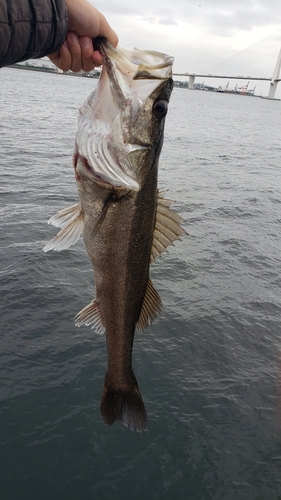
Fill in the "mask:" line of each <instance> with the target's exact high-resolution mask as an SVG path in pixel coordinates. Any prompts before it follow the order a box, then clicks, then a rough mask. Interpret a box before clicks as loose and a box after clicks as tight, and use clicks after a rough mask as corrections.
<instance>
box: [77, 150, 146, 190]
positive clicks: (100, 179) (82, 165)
mask: <svg viewBox="0 0 281 500" xmlns="http://www.w3.org/2000/svg"><path fill="white" fill-rule="evenodd" d="M73 164H74V171H75V177H76V180H77V181H80V180H81V177H83V178H86V179H89V180H91V181H92V182H94V183H95V184H97V185H99V186H100V187H102V188H104V189H110V190H112V189H114V188H115V189H118V188H121V189H124V188H125V189H127V190H128V191H138V190H139V184H138V182H137V181H136V180H135V179H133V178H132V177H130V176H129V175H127V174H126V173H125V172H124V170H123V169H122V168H121V167H120V166H119V168H116V167H117V164H116V163H115V165H114V169H113V168H110V169H109V170H108V171H105V170H101V169H100V170H99V171H97V169H96V168H94V167H93V166H92V165H91V163H90V162H89V160H88V159H87V158H86V157H85V156H83V155H80V154H79V153H76V154H75V155H74V161H73ZM95 166H96V165H95Z"/></svg>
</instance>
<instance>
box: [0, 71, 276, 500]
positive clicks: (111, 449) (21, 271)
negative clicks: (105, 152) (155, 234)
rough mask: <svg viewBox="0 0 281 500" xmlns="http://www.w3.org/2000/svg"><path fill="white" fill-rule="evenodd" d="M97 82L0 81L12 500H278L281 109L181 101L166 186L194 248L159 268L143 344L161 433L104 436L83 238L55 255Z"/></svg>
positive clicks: (139, 366)
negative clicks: (59, 217) (54, 222)
mask: <svg viewBox="0 0 281 500" xmlns="http://www.w3.org/2000/svg"><path fill="white" fill-rule="evenodd" d="M95 84H96V81H94V80H92V79H86V78H74V77H67V76H64V75H52V74H47V73H36V72H30V71H20V70H15V69H9V68H5V69H2V70H1V74H0V92H1V100H0V108H1V122H0V137H1V142H0V165H1V182H0V211H1V219H0V224H1V231H0V283H1V292H0V293H1V298H0V376H1V380H0V400H1V401H0V489H1V494H0V497H1V500H50V499H52V500H78V499H79V500H80V499H81V500H90V499H91V500H92V499H98V500H103V499H106V500H107V499H114V500H127V499H128V500H131V499H133V500H143V499H146V500H166V499H167V500H185V499H190V500H208V499H212V500H265V499H267V500H271V499H272V500H277V499H280V498H281V435H280V426H281V350H280V349H281V329H280V327H281V321H280V311H281V301H280V285H281V256H280V247H281V245H280V244H281V231H280V230H281V211H280V209H281V170H280V156H281V141H280V130H281V124H280V122H281V105H280V103H278V102H273V101H266V100H262V99H258V98H250V97H245V96H237V95H227V94H216V93H208V92H196V91H193V92H192V91H187V90H183V89H175V90H174V92H173V95H172V101H171V103H170V109H169V114H168V116H167V121H166V134H165V142H164V147H163V151H162V155H161V159H160V167H159V185H160V187H161V188H164V189H167V190H168V192H167V195H166V196H168V197H169V198H171V199H173V200H176V203H175V204H174V208H175V209H176V211H177V212H178V213H179V214H180V215H181V216H182V217H184V220H185V222H184V227H185V229H186V230H187V231H188V233H189V236H185V237H183V238H182V241H181V242H176V244H175V247H172V248H171V249H170V251H169V253H165V254H164V255H162V257H161V259H159V260H158V261H157V262H156V263H155V265H153V267H152V271H151V277H152V280H153V282H154V284H155V286H156V288H157V290H158V292H159V293H160V295H161V298H162V302H163V312H162V315H161V317H160V318H159V319H158V320H157V321H156V322H155V323H154V324H153V325H152V326H151V327H149V328H148V329H147V330H146V331H145V332H143V333H142V334H138V335H136V338H135V344H134V353H133V365H134V370H135V373H136V376H137V379H138V382H139V386H140V389H141V392H142V395H143V399H144V402H145V405H146V409H147V413H148V430H147V432H145V433H143V434H138V433H133V432H131V431H129V430H128V429H126V428H124V427H122V426H121V425H120V424H119V423H116V424H114V426H112V427H107V426H106V425H105V424H104V423H103V420H102V418H101V416H100V412H99V405H100V398H101V392H102V387H103V378H104V373H105V369H106V359H107V356H106V344H105V338H104V336H99V335H97V334H96V333H95V332H94V331H93V330H91V329H89V328H87V327H83V328H80V329H77V328H75V326H74V321H73V317H74V315H75V314H76V313H77V312H78V311H79V310H80V309H81V308H82V307H84V306H85V305H87V304H88V303H89V302H90V300H92V298H93V294H94V285H93V273H92V269H91V264H90V261H89V259H88V256H87V254H86V251H85V248H84V245H83V240H82V239H81V240H79V242H78V243H77V244H76V245H75V246H73V247H72V248H70V249H69V250H67V251H65V252H61V253H51V252H50V253H48V254H44V253H43V252H42V248H43V246H44V244H45V243H46V242H47V241H48V240H50V239H51V238H52V237H53V236H54V235H55V234H56V228H53V227H51V226H48V225H47V224H46V222H47V220H48V219H49V217H50V216H51V215H53V214H54V213H56V211H58V210H60V209H63V208H65V207H67V206H69V205H71V204H73V203H75V202H76V201H77V200H78V195H77V191H76V186H75V180H74V175H73V169H72V165H71V155H72V151H73V144H74V136H75V132H76V126H77V109H78V107H79V106H80V105H81V104H82V103H83V101H84V100H85V98H86V97H87V95H88V94H89V93H90V91H91V90H92V89H93V87H94V85H95Z"/></svg>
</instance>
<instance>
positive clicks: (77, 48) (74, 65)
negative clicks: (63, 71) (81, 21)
mask: <svg viewBox="0 0 281 500" xmlns="http://www.w3.org/2000/svg"><path fill="white" fill-rule="evenodd" d="M66 41H67V46H68V50H69V52H70V55H71V66H70V69H71V70H72V71H74V72H78V71H81V69H82V59H81V45H80V43H79V38H78V36H77V35H76V33H74V32H73V31H70V32H69V33H68V34H67V37H66Z"/></svg>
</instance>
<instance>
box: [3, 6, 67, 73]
mask: <svg viewBox="0 0 281 500" xmlns="http://www.w3.org/2000/svg"><path fill="white" fill-rule="evenodd" d="M67 27H68V20H67V11H66V4H65V0H13V1H8V0H0V67H2V66H7V65H8V64H13V63H15V62H18V61H24V60H26V59H29V58H37V57H43V56H45V55H47V54H50V53H52V52H55V51H56V50H58V48H59V47H61V45H62V44H63V43H64V41H65V38H66V34H67Z"/></svg>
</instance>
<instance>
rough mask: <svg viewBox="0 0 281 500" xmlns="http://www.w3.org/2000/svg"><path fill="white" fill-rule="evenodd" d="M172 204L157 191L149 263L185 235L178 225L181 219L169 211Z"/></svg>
mask: <svg viewBox="0 0 281 500" xmlns="http://www.w3.org/2000/svg"><path fill="white" fill-rule="evenodd" d="M172 203H173V201H172V200H166V199H165V198H164V197H163V195H162V193H161V192H160V191H158V201H157V210H156V221H155V229H154V234H153V242H152V249H151V256H150V262H153V261H154V260H155V259H156V257H158V256H159V255H160V254H161V253H162V252H164V251H165V250H166V249H167V247H168V246H169V245H173V243H174V241H175V240H179V239H180V235H181V234H187V233H186V231H185V230H184V229H183V228H182V227H181V225H180V223H181V222H182V221H183V218H182V217H181V216H180V215H178V214H176V212H174V211H173V210H171V209H170V205H171V204H172Z"/></svg>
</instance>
